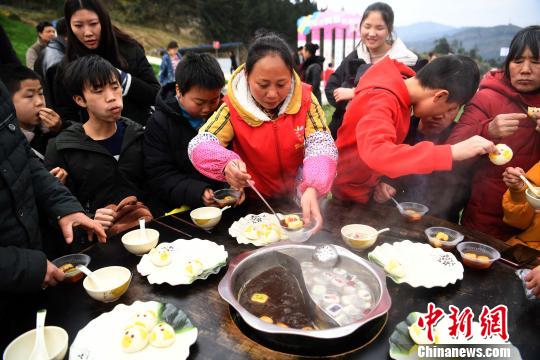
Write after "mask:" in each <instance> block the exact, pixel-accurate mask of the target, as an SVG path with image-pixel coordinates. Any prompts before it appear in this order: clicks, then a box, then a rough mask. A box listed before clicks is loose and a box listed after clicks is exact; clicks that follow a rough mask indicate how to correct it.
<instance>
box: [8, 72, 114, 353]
mask: <svg viewBox="0 0 540 360" xmlns="http://www.w3.org/2000/svg"><path fill="white" fill-rule="evenodd" d="M0 204H2V206H0V264H1V266H0V309H1V310H0V323H1V324H2V332H1V333H2V336H1V337H0V348H3V346H5V345H6V344H5V342H7V341H9V340H11V339H12V338H10V337H11V336H15V335H18V334H17V332H18V331H22V330H24V329H20V328H18V327H17V323H18V321H17V319H19V320H20V318H21V316H23V315H24V314H22V313H20V312H18V311H17V309H16V306H17V304H18V303H20V301H21V298H23V299H24V298H25V297H22V296H21V294H24V293H36V292H39V291H41V289H42V288H45V287H47V286H49V285H55V284H56V283H57V282H58V281H61V280H62V279H63V277H64V275H63V273H62V272H61V271H60V270H59V269H58V268H57V267H56V266H54V265H53V264H52V263H51V262H50V261H49V260H47V256H46V255H45V253H44V252H43V247H44V243H46V242H48V241H49V240H50V239H47V238H43V236H42V235H43V234H42V232H41V229H40V214H41V215H42V216H44V217H46V218H47V219H48V220H49V221H51V222H52V223H56V224H58V225H59V226H60V229H61V230H62V233H63V235H64V238H65V240H66V242H67V243H70V242H71V241H72V240H73V230H72V226H73V225H74V223H78V224H79V226H81V227H84V228H87V229H89V230H90V231H94V232H96V233H97V235H98V238H99V239H100V241H103V242H104V241H105V238H106V237H105V233H104V231H103V229H102V227H101V226H100V225H99V224H97V223H96V222H94V221H92V220H91V219H89V218H87V217H86V216H85V215H84V214H83V213H82V207H81V205H80V204H79V202H78V201H77V199H75V198H74V197H73V195H71V193H70V192H69V190H68V189H67V188H66V187H65V186H64V185H62V184H61V183H60V182H59V181H58V180H57V179H56V178H55V177H54V176H52V175H51V174H50V173H49V172H48V171H47V170H46V169H45V168H44V167H43V165H42V164H41V162H40V161H39V159H38V158H37V157H35V156H34V155H33V152H32V150H31V149H30V146H29V145H28V142H27V141H26V138H25V137H24V135H23V134H22V132H21V130H20V129H19V124H18V121H17V116H16V115H15V108H14V107H13V103H12V102H11V96H10V93H9V92H8V90H7V89H6V87H5V86H4V84H3V83H2V81H0ZM29 298H30V297H29ZM23 310H25V311H28V309H23ZM13 313H15V314H16V317H15V318H14V319H13V318H11V320H10V319H8V317H9V316H10V315H11V314H13ZM30 315H31V316H35V313H32V312H30ZM19 334H20V333H19Z"/></svg>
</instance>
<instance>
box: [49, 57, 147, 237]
mask: <svg viewBox="0 0 540 360" xmlns="http://www.w3.org/2000/svg"><path fill="white" fill-rule="evenodd" d="M64 85H65V87H66V89H67V91H68V92H69V93H70V94H71V95H72V97H73V100H74V101H75V102H76V103H77V105H79V106H80V107H81V108H85V109H86V111H87V112H88V121H87V122H86V123H84V125H83V124H79V123H74V124H73V125H71V126H70V127H69V128H67V129H66V130H64V131H63V132H62V133H61V134H60V135H59V136H57V137H56V139H55V141H54V142H51V143H50V144H49V146H48V147H47V154H46V156H45V166H46V167H48V168H52V167H55V166H60V167H62V168H64V169H66V171H67V172H68V173H69V175H70V176H69V183H68V187H69V188H70V189H71V191H72V192H73V194H74V195H75V196H76V197H77V198H78V199H79V201H80V202H81V204H82V205H83V207H84V208H85V210H86V211H87V213H88V214H95V215H94V219H95V220H97V221H98V222H99V223H100V224H101V225H102V226H103V227H104V228H105V229H108V228H110V227H111V226H112V225H113V224H114V222H115V220H116V217H117V213H116V211H114V210H112V209H105V207H106V206H107V205H111V204H118V203H119V202H120V201H121V200H122V199H124V198H126V197H127V196H131V195H134V196H136V197H137V198H138V199H141V198H144V168H143V149H142V146H143V127H142V126H141V125H139V124H137V123H135V122H134V121H131V120H129V119H126V118H122V117H121V112H122V107H123V103H122V86H121V85H120V76H119V74H118V71H116V69H115V68H114V67H113V66H112V65H111V64H110V63H109V62H108V61H107V60H105V59H104V58H102V57H99V56H95V55H93V56H85V57H81V58H79V59H77V60H75V61H73V62H72V63H70V64H69V65H68V67H67V69H66V77H65V84H64Z"/></svg>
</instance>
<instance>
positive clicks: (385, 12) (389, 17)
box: [360, 2, 394, 41]
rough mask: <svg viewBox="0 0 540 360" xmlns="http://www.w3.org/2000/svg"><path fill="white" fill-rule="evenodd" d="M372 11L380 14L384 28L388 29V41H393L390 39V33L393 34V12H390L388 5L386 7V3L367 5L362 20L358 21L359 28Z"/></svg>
mask: <svg viewBox="0 0 540 360" xmlns="http://www.w3.org/2000/svg"><path fill="white" fill-rule="evenodd" d="M374 11H378V12H380V13H381V15H382V18H383V20H384V23H385V24H386V27H387V28H388V33H389V35H390V41H394V40H393V37H392V33H393V32H394V10H392V8H391V7H390V5H388V4H387V3H383V2H376V3H373V4H371V5H369V6H368V7H367V8H366V10H364V14H363V15H362V20H360V26H362V23H363V22H364V21H365V20H366V18H367V17H368V16H369V14H370V13H372V12H374Z"/></svg>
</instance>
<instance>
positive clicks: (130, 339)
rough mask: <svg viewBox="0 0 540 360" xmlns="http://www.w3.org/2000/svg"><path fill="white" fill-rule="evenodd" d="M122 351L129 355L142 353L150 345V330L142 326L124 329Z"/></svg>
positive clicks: (131, 326)
mask: <svg viewBox="0 0 540 360" xmlns="http://www.w3.org/2000/svg"><path fill="white" fill-rule="evenodd" d="M121 345H122V350H123V351H125V352H127V353H134V352H137V351H140V350H142V349H144V348H145V347H146V345H148V330H146V328H145V327H144V326H141V325H130V326H128V327H126V328H125V329H124V333H123V334H122V340H121Z"/></svg>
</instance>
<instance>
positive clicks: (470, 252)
mask: <svg viewBox="0 0 540 360" xmlns="http://www.w3.org/2000/svg"><path fill="white" fill-rule="evenodd" d="M457 250H458V251H459V254H460V255H461V259H462V260H463V263H464V264H465V265H467V266H468V267H470V268H473V269H477V270H483V269H489V268H490V267H491V265H493V263H494V262H495V261H497V260H499V259H500V257H501V254H500V253H499V252H498V251H497V250H496V249H495V248H493V247H491V246H489V245H486V244H482V243H477V242H472V241H466V242H462V243H459V244H458V245H457Z"/></svg>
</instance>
